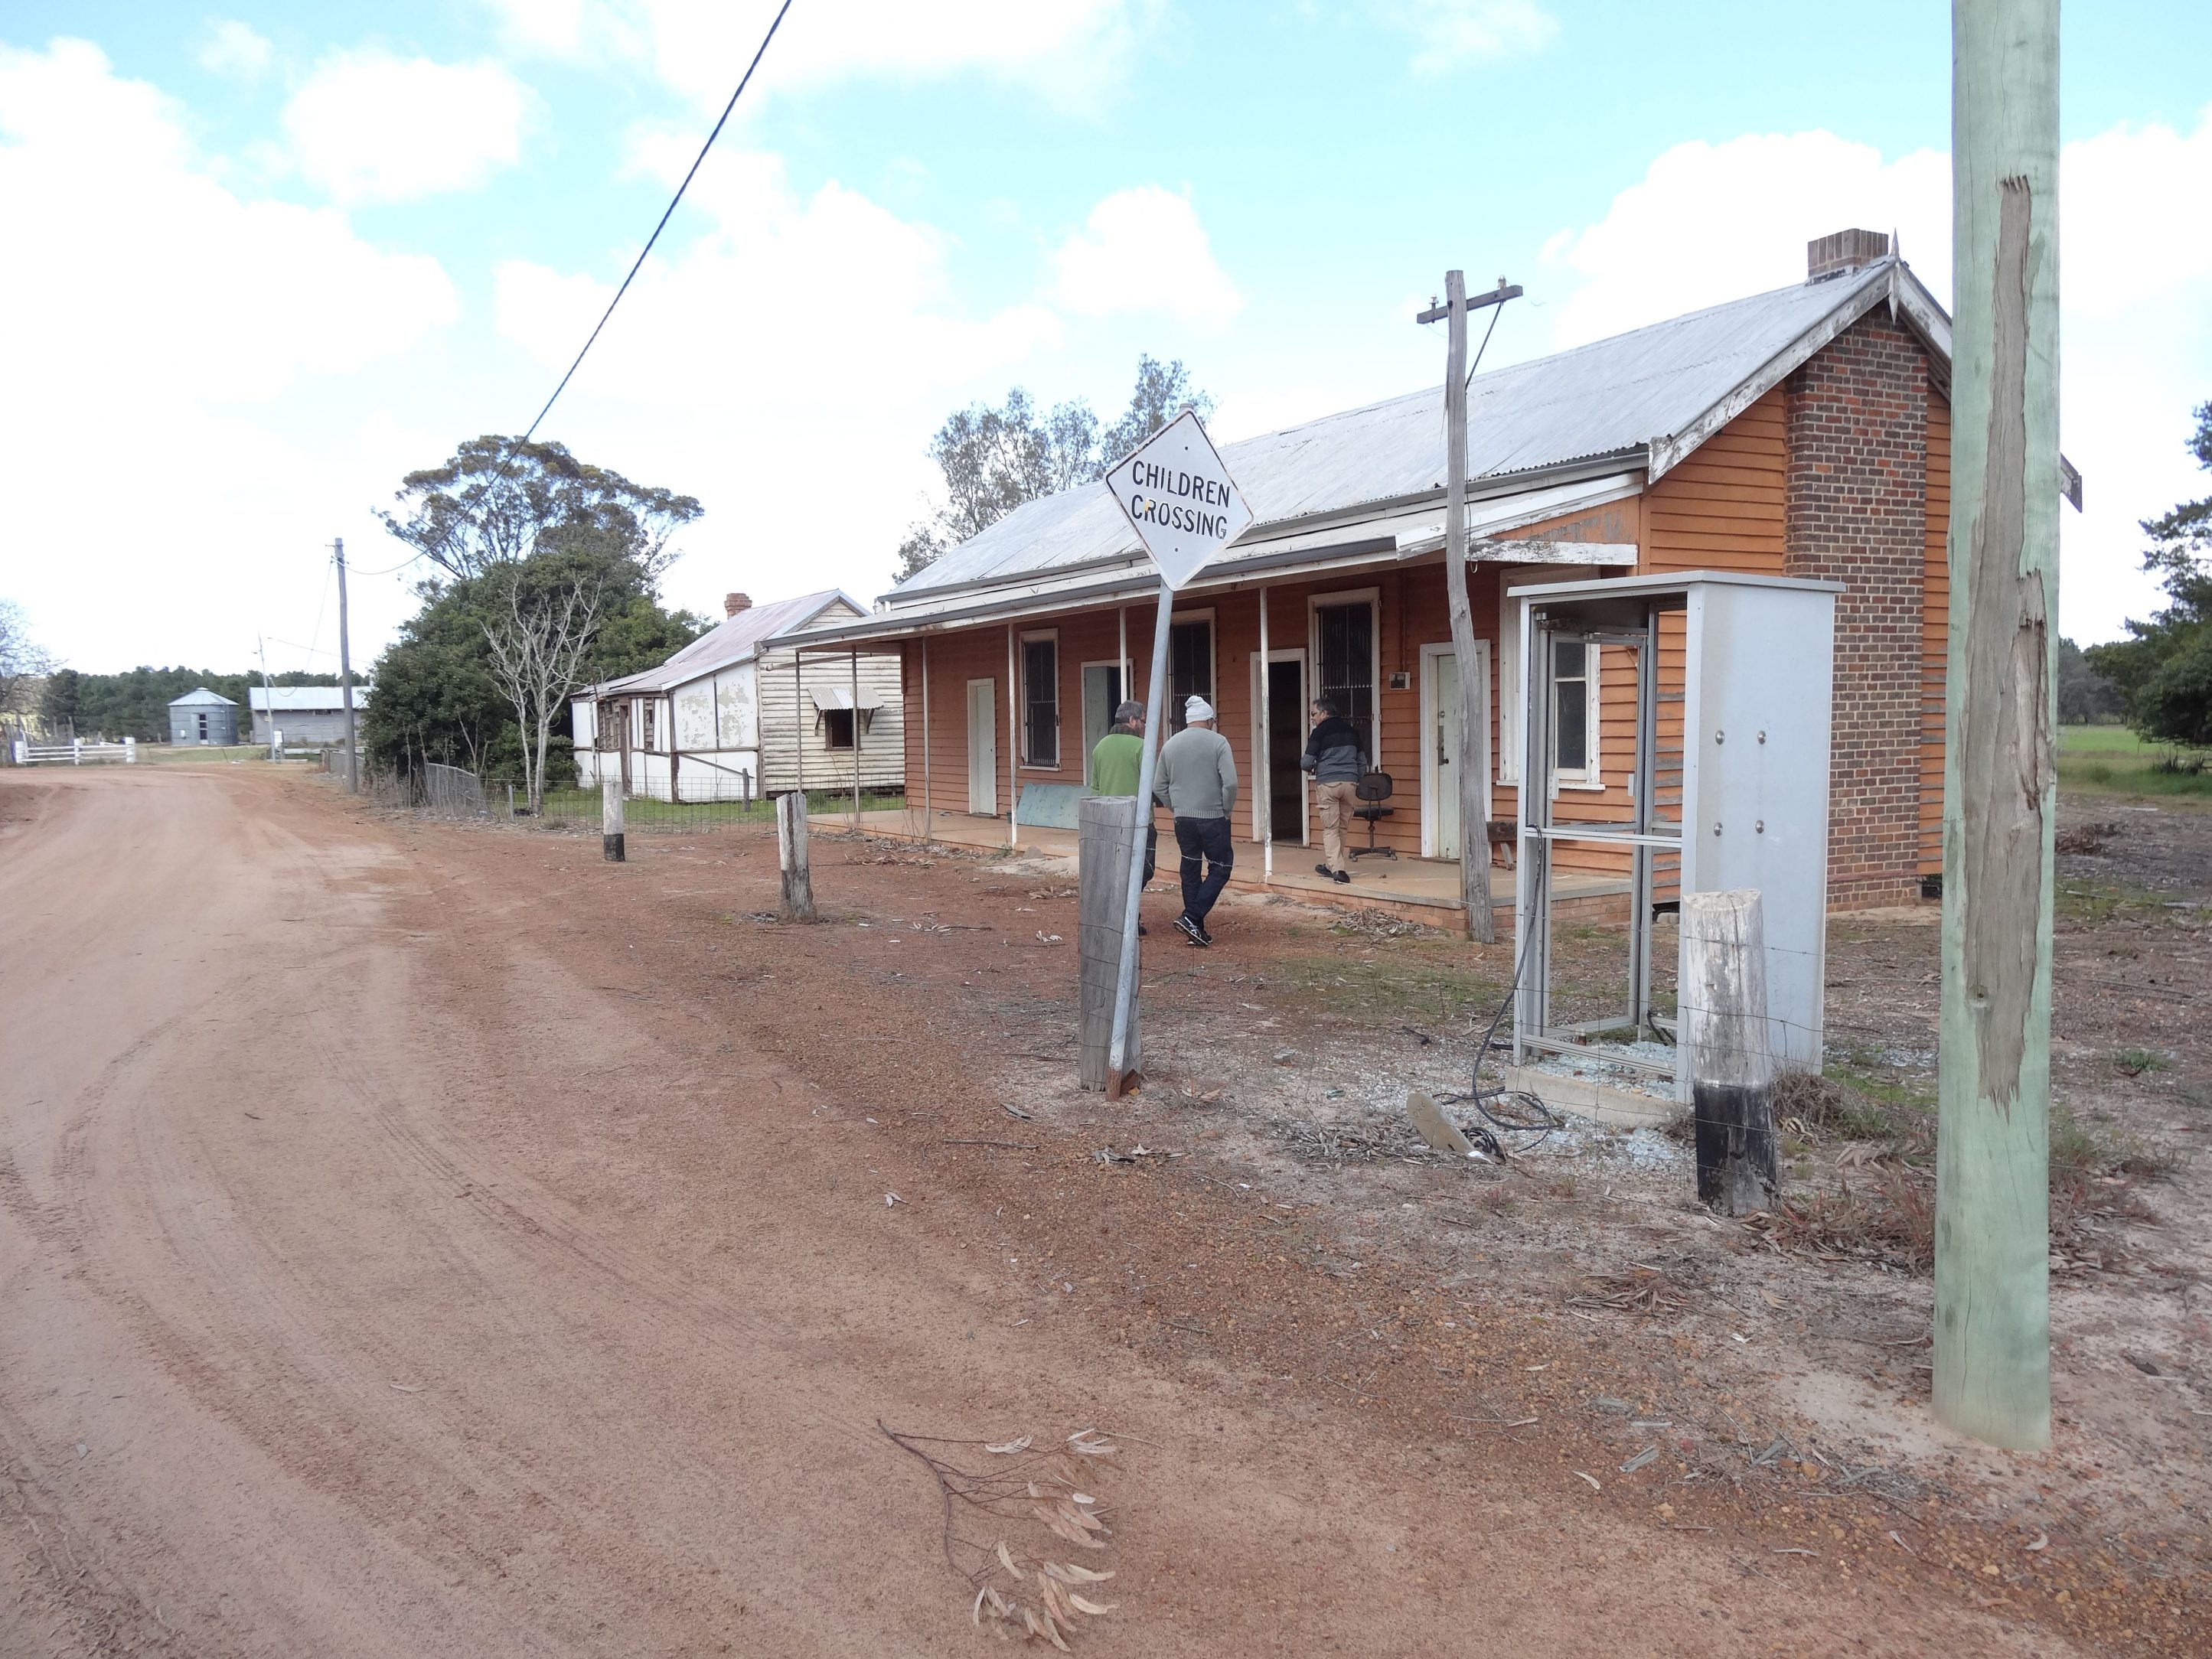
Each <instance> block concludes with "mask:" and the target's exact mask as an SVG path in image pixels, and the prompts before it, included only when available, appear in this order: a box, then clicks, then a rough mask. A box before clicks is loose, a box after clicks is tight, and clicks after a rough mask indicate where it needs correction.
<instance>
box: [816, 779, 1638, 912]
mask: <svg viewBox="0 0 2212 1659" xmlns="http://www.w3.org/2000/svg"><path fill="white" fill-rule="evenodd" d="M852 822H853V820H852V817H851V815H850V814H849V813H842V812H841V813H838V814H836V816H834V817H833V816H831V815H829V814H828V813H824V814H823V815H822V816H821V817H818V818H817V819H816V820H815V821H814V827H815V828H816V829H822V830H828V831H833V832H834V831H836V830H840V829H850V828H851V827H852ZM860 828H861V829H863V830H864V831H865V832H866V833H867V834H869V835H872V836H895V837H898V838H901V839H903V840H908V841H921V840H923V839H925V836H924V827H923V821H922V814H921V811H920V809H919V808H917V809H915V810H914V811H905V810H895V811H877V812H862V813H861V814H860ZM1017 833H1018V837H1019V838H1018V841H1017V842H1016V843H1015V850H1016V851H1018V852H1019V853H1021V854H1027V855H1036V856H1043V857H1048V858H1064V859H1066V860H1068V861H1069V863H1070V864H1071V865H1073V862H1074V860H1075V856H1076V834H1075V831H1074V830H1073V829H1048V828H1044V827H1042V826H1040V825H1036V824H1028V823H1024V824H1022V825H1020V826H1018V831H1017ZM926 838H927V839H930V840H933V841H939V842H945V843H947V844H949V845H951V846H954V847H975V848H994V849H996V848H1005V847H1006V844H1007V825H1006V820H1005V819H1004V818H995V817H994V818H987V817H975V816H972V815H970V814H969V813H966V812H948V811H944V810H942V809H939V811H938V812H937V813H936V814H935V816H934V818H933V821H932V822H931V823H929V825H928V826H927V837H926ZM1163 840H1164V841H1165V842H1167V844H1166V845H1165V846H1164V847H1163V848H1161V849H1160V854H1159V858H1158V864H1159V874H1158V876H1156V877H1155V878H1154V879H1155V881H1156V882H1157V881H1159V880H1166V881H1169V882H1170V883H1171V882H1173V881H1174V879H1175V860H1176V852H1175V844H1174V842H1173V839H1172V838H1171V837H1169V836H1166V835H1165V834H1163ZM1236 850H1237V866H1236V870H1235V872H1234V873H1233V874H1232V875H1231V877H1230V885H1231V886H1232V887H1237V888H1245V889H1262V888H1264V889H1265V890H1267V891H1269V892H1290V893H1296V894H1297V896H1299V897H1301V898H1305V899H1311V900H1315V901H1317V902H1322V903H1328V904H1342V905H1346V906H1350V907H1354V908H1369V907H1384V908H1389V909H1392V910H1398V911H1402V912H1404V913H1406V914H1407V915H1412V916H1413V917H1414V918H1415V919H1416V920H1419V921H1426V922H1428V923H1430V924H1431V926H1433V927H1455V926H1457V925H1458V921H1457V920H1456V918H1457V916H1458V914H1459V912H1460V908H1461V906H1460V897H1459V891H1460V887H1459V884H1460V871H1459V861H1458V860H1456V859H1420V858H1400V859H1395V860H1394V859H1385V858H1363V859H1354V860H1352V879H1351V881H1350V882H1348V883H1346V882H1337V881H1332V880H1330V879H1328V878H1327V877H1325V876H1322V875H1320V874H1317V873H1316V872H1315V869H1314V866H1315V865H1316V864H1317V863H1319V862H1320V861H1321V849H1320V848H1318V847H1307V846H1302V845H1300V844H1299V843H1297V842H1276V843H1275V859H1274V865H1275V867H1274V872H1273V874H1272V875H1270V874H1267V872H1266V868H1265V860H1264V859H1263V858H1262V856H1261V847H1260V844H1259V843H1258V842H1251V841H1240V842H1237V849H1236ZM1557 886H1558V894H1557V896H1558V897H1559V898H1561V899H1566V898H1583V897H1589V898H1595V897H1601V896H1606V895H1609V894H1612V893H1614V892H1622V893H1625V892H1626V891H1627V884H1626V882H1620V881H1611V880H1605V879H1598V878H1566V879H1563V880H1561V881H1560V882H1559V883H1558V884H1557ZM1490 892H1491V908H1492V910H1493V911H1494V912H1496V913H1497V915H1498V919H1499V921H1501V922H1502V923H1504V925H1505V926H1507V927H1510V926H1511V925H1512V915H1513V872H1511V871H1510V870H1507V869H1504V868H1502V867H1500V866H1496V865H1493V866H1492V868H1491V872H1490ZM1438 911H1447V912H1450V913H1452V914H1451V915H1449V916H1446V915H1437V912H1438Z"/></svg>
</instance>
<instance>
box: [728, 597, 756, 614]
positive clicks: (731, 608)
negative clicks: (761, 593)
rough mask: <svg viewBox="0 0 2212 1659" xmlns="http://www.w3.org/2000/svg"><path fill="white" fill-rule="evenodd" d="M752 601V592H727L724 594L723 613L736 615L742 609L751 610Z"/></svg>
mask: <svg viewBox="0 0 2212 1659" xmlns="http://www.w3.org/2000/svg"><path fill="white" fill-rule="evenodd" d="M752 603H753V599H752V595H751V594H750V593H725V594H723V595H722V615H723V616H725V617H734V616H736V615H737V614H738V611H749V610H750V609H751V608H752Z"/></svg>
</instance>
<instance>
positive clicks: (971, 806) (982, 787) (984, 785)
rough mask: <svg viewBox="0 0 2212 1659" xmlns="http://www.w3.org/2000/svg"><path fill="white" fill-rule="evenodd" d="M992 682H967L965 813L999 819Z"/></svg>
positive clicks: (996, 703) (996, 702)
mask: <svg viewBox="0 0 2212 1659" xmlns="http://www.w3.org/2000/svg"><path fill="white" fill-rule="evenodd" d="M998 690H999V687H998V682H997V681H996V680H970V681H969V682H968V810H969V811H970V812H973V813H975V815H976V816H977V817H986V818H994V817H998V816H999V712H998V710H999V696H998Z"/></svg>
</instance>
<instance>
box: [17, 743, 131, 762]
mask: <svg viewBox="0 0 2212 1659" xmlns="http://www.w3.org/2000/svg"><path fill="white" fill-rule="evenodd" d="M11 747H12V752H13V753H14V756H15V764H16V765H18V766H135V765H136V764H137V761H138V739H137V738H124V739H123V740H122V741H121V742H120V743H87V742H85V741H84V739H83V738H73V739H72V740H71V741H70V742H68V743H29V742H27V741H25V740H24V739H23V738H16V739H15V743H14V744H13V745H11Z"/></svg>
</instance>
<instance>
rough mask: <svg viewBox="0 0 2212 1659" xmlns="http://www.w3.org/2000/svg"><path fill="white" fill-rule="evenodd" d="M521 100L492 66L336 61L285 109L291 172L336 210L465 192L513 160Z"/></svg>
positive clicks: (325, 64)
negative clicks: (339, 205)
mask: <svg viewBox="0 0 2212 1659" xmlns="http://www.w3.org/2000/svg"><path fill="white" fill-rule="evenodd" d="M529 113H530V94H529V93H528V92H527V90H526V88H524V87H523V86H522V84H521V83H520V82H518V81H517V80H515V78H514V77H513V76H512V75H510V74H508V73H507V70H505V69H503V68H501V66H500V65H499V64H493V63H481V64H438V63H433V62H432V61H431V60H430V59H428V58H395V57H392V55H391V54H390V53H388V52H381V51H379V50H376V49H374V48H368V49H365V50H362V51H359V52H335V53H333V54H331V56H330V57H327V58H324V59H323V60H322V62H320V63H319V64H317V65H316V66H315V70H314V73H313V75H311V76H308V78H307V82H306V83H305V84H304V85H302V86H301V88H300V89H299V91H297V92H296V93H295V94H293V95H292V99H291V101H290V102H289V103H288V104H286V105H285V106H284V131H285V134H286V137H288V139H289V142H290V145H291V150H292V155H293V158H294V160H295V162H296V164H297V165H298V167H299V169H300V171H301V173H303V174H304V175H305V176H306V177H307V179H309V180H310V181H312V182H313V183H314V184H317V185H320V186H322V187H323V188H324V189H325V190H326V191H329V192H330V193H331V196H332V197H335V198H336V199H337V200H338V201H340V202H345V203H358V202H406V201H413V200H415V199H416V198H418V197H424V196H433V195H436V194H439V193H441V192H442V191H455V190H473V189H475V188H477V186H478V185H482V184H483V183H484V182H485V181H486V180H487V179H489V178H490V177H491V176H492V175H493V174H494V173H496V172H497V171H499V169H500V168H501V167H512V166H513V164H514V163H515V162H516V161H518V160H520V157H521V154H522V133H523V128H524V125H525V124H526V120H527V118H528V116H529Z"/></svg>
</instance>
